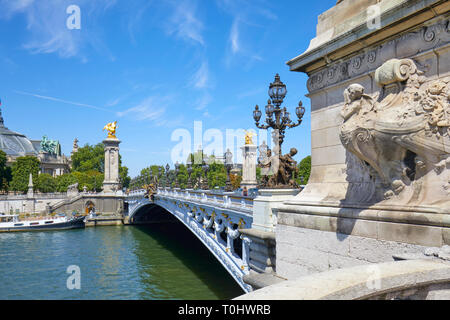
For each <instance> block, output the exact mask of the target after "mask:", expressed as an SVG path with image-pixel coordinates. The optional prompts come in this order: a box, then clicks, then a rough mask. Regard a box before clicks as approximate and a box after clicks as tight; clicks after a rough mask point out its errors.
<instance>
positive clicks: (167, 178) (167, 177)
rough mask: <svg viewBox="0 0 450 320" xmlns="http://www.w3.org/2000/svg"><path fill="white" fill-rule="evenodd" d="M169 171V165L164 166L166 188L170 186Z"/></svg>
mask: <svg viewBox="0 0 450 320" xmlns="http://www.w3.org/2000/svg"><path fill="white" fill-rule="evenodd" d="M169 170H170V166H169V164H166V184H165V186H166V187H169V186H170V184H169Z"/></svg>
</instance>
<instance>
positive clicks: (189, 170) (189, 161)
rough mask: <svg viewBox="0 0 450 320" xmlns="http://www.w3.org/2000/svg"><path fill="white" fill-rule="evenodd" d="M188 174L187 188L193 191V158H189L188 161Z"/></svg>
mask: <svg viewBox="0 0 450 320" xmlns="http://www.w3.org/2000/svg"><path fill="white" fill-rule="evenodd" d="M186 167H187V172H188V181H187V188H188V189H192V181H191V174H192V161H191V157H189V159H188V161H187V162H186Z"/></svg>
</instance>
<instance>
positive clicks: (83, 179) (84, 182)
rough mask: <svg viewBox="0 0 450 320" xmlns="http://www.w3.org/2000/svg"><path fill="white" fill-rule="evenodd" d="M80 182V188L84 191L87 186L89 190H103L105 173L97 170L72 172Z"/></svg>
mask: <svg viewBox="0 0 450 320" xmlns="http://www.w3.org/2000/svg"><path fill="white" fill-rule="evenodd" d="M72 175H73V176H74V177H75V179H76V181H77V182H78V190H79V191H82V190H83V189H84V187H85V186H86V189H87V190H88V191H95V192H100V191H101V190H102V185H103V180H104V175H103V173H100V172H98V171H95V170H90V171H87V172H79V171H77V172H72Z"/></svg>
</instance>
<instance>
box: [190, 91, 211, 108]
mask: <svg viewBox="0 0 450 320" xmlns="http://www.w3.org/2000/svg"><path fill="white" fill-rule="evenodd" d="M212 100H213V98H212V96H211V95H210V94H209V93H207V92H206V93H205V94H203V95H202V96H201V97H200V99H198V100H197V101H196V102H195V106H194V107H195V109H196V110H203V109H205V108H206V107H207V106H208V105H209V104H210V103H211V102H212Z"/></svg>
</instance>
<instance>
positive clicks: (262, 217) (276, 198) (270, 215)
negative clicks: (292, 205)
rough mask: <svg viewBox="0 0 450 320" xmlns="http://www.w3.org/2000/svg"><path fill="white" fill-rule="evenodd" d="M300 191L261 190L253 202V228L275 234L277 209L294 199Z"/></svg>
mask: <svg viewBox="0 0 450 320" xmlns="http://www.w3.org/2000/svg"><path fill="white" fill-rule="evenodd" d="M299 192H300V190H299V189H259V190H258V196H257V197H256V198H255V199H254V200H253V224H252V228H254V229H257V230H261V231H267V232H273V231H274V227H275V225H276V224H277V208H278V206H279V205H281V204H282V203H283V202H284V201H287V200H291V199H293V198H294V197H295V196H296V195H297V194H298V193H299Z"/></svg>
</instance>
